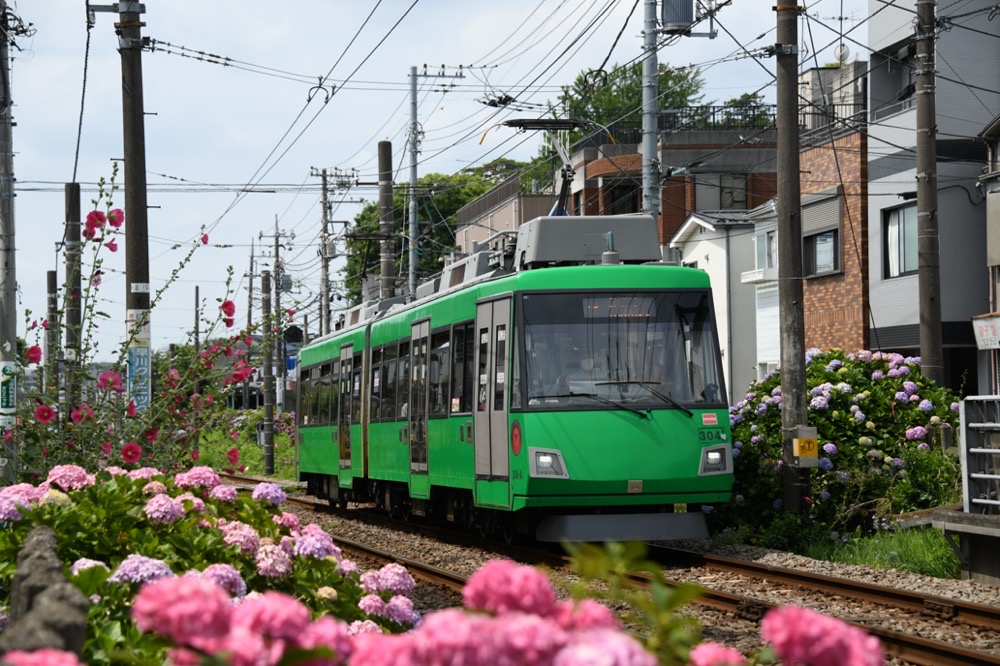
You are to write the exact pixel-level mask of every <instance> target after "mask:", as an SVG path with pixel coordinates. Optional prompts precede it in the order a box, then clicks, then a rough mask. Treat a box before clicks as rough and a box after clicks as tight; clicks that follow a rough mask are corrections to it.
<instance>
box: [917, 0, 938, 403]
mask: <svg viewBox="0 0 1000 666" xmlns="http://www.w3.org/2000/svg"><path fill="white" fill-rule="evenodd" d="M936 6H937V1H936V0H917V35H916V41H917V71H916V75H917V77H916V78H917V80H916V92H915V94H916V97H917V101H916V107H917V275H918V278H917V280H918V284H919V291H920V368H921V372H923V374H924V376H925V377H927V378H928V379H931V380H933V381H935V382H937V383H938V384H943V383H944V360H943V359H942V341H941V336H942V334H941V265H940V262H941V255H940V243H939V241H940V238H939V230H938V216H937V206H938V204H937V196H938V195H937V188H938V182H937V152H936V151H937V146H936V143H937V111H936V109H935V101H934V87H935V81H934V23H935V8H936Z"/></svg>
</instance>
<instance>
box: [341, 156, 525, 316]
mask: <svg viewBox="0 0 1000 666" xmlns="http://www.w3.org/2000/svg"><path fill="white" fill-rule="evenodd" d="M520 166H522V165H521V164H520V163H518V162H514V161H512V160H498V161H496V162H491V163H489V164H486V165H484V166H481V167H476V168H474V169H467V170H464V171H461V172H459V173H457V174H454V175H450V176H449V175H446V174H440V173H430V174H427V175H426V176H423V177H421V178H420V179H419V180H418V181H417V188H418V189H417V196H418V198H419V201H418V206H417V215H418V218H419V226H418V234H419V235H418V238H417V257H418V263H417V281H418V282H419V281H421V280H423V279H425V278H426V277H427V276H429V275H434V274H436V273H439V272H441V268H442V263H443V261H444V256H445V255H446V254H447V253H448V252H450V251H451V250H452V249H453V248H454V247H455V213H456V212H458V210H459V209H460V208H462V207H464V206H465V205H467V204H468V203H470V202H472V201H473V200H475V199H476V198H478V197H479V196H481V195H483V194H485V193H486V192H487V191H489V190H490V189H491V188H493V187H494V186H496V185H498V184H499V183H500V182H502V181H503V180H504V179H505V178H507V177H509V175H510V174H511V173H512V172H513V171H515V170H516V169H518V168H520ZM408 194H409V189H407V188H399V189H397V190H395V191H394V192H393V211H394V229H395V238H396V239H397V240H396V247H395V252H396V259H395V262H394V265H395V271H396V276H397V277H403V276H405V275H406V274H408V272H409V264H408V262H409V252H408V251H406V248H404V247H403V245H402V243H403V239H404V238H405V237H406V236H408V235H409V223H408V222H406V221H405V220H404V219H403V215H401V214H400V211H404V210H405V211H407V214H408V211H409V210H410V208H409V203H408ZM378 231H379V207H378V203H377V202H376V203H370V204H368V205H367V206H365V207H364V208H363V209H362V210H361V212H360V213H358V215H357V216H356V217H355V218H354V228H353V229H352V233H363V234H374V233H378ZM346 244H347V263H346V265H345V267H344V268H343V269H342V270H343V275H344V290H345V294H344V295H345V296H346V298H347V301H348V303H350V304H351V305H357V304H358V303H360V302H361V298H362V294H361V280H362V277H363V276H375V275H378V274H379V272H380V269H381V267H380V265H379V243H378V242H377V241H369V240H353V239H350V238H348V239H347V241H346Z"/></svg>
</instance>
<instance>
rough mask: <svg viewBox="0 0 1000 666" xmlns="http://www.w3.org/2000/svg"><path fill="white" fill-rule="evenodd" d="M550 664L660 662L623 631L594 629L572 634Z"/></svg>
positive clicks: (648, 665) (635, 665)
mask: <svg viewBox="0 0 1000 666" xmlns="http://www.w3.org/2000/svg"><path fill="white" fill-rule="evenodd" d="M551 663H552V666H657V664H658V663H659V661H658V660H657V659H656V656H655V655H653V653H651V652H648V651H646V649H645V648H643V647H642V644H640V643H639V641H637V640H636V639H634V638H632V637H631V636H629V635H628V634H626V633H625V632H623V631H619V630H616V629H594V630H592V631H583V632H580V633H577V634H574V635H573V636H572V637H571V639H570V641H569V644H568V645H566V646H565V647H564V648H563V649H562V650H560V651H559V652H558V653H557V654H556V655H555V658H554V659H553V660H552V662H551ZM720 666H721V665H720Z"/></svg>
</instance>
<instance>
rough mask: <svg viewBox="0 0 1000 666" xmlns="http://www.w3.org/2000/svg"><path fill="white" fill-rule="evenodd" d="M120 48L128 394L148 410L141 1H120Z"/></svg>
mask: <svg viewBox="0 0 1000 666" xmlns="http://www.w3.org/2000/svg"><path fill="white" fill-rule="evenodd" d="M118 11H119V19H118V23H116V24H115V28H116V32H117V33H118V52H119V53H120V54H121V61H122V129H123V135H124V148H125V150H124V154H125V187H124V189H125V216H126V222H125V310H126V315H125V319H126V322H127V335H128V336H129V346H128V395H129V396H130V397H131V398H132V399H133V400H135V406H136V408H137V409H139V410H144V409H146V408H147V407H148V406H149V402H150V345H151V339H150V330H151V329H150V312H149V295H150V287H149V232H148V224H147V205H146V130H145V111H144V108H143V99H142V44H143V39H142V34H141V30H142V27H143V26H144V25H145V23H143V22H142V21H140V20H139V15H140V14H141V13H142V12H143V11H145V10H144V8H143V6H142V5H141V4H140V3H138V2H132V1H128V2H119V3H118Z"/></svg>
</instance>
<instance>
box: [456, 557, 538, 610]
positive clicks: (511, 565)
mask: <svg viewBox="0 0 1000 666" xmlns="http://www.w3.org/2000/svg"><path fill="white" fill-rule="evenodd" d="M462 598H463V601H464V603H465V606H466V608H471V609H476V610H486V611H491V612H493V613H496V614H498V615H502V614H504V613H511V612H515V611H521V612H525V613H534V614H536V615H540V616H543V617H545V616H548V615H551V614H552V613H553V611H554V610H555V604H556V595H555V592H554V591H553V589H552V584H551V583H550V582H549V579H548V577H546V575H545V574H544V573H542V572H541V571H539V570H538V569H536V568H535V567H531V566H527V565H520V564H517V563H516V562H513V561H511V560H504V559H500V560H492V561H490V562H487V563H486V564H485V565H483V567H482V568H480V569H479V571H477V572H476V573H474V574H472V577H471V578H469V581H468V582H467V583H466V584H465V589H463V590H462Z"/></svg>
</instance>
